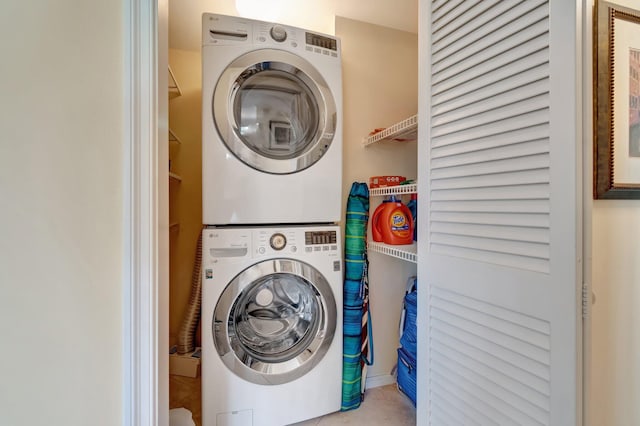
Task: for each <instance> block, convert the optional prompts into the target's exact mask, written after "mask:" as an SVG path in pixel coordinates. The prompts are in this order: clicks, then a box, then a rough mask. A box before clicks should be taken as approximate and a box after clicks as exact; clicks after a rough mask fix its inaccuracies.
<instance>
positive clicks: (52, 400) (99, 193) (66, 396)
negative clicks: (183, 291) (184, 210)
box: [0, 0, 124, 426]
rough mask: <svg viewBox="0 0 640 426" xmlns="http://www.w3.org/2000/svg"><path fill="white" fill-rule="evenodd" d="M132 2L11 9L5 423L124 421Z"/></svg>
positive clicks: (2, 103)
mask: <svg viewBox="0 0 640 426" xmlns="http://www.w3.org/2000/svg"><path fill="white" fill-rule="evenodd" d="M122 8H123V4H122V3H121V2H77V1H67V0H63V1H61V2H56V3H46V2H45V3H43V2H37V3H34V2H24V1H19V0H9V1H4V2H2V3H1V6H0V28H1V29H2V30H1V33H2V37H0V51H1V52H2V66H0V93H1V95H0V129H2V138H1V141H0V194H2V196H1V201H0V236H1V237H0V341H1V343H0V348H1V354H0V360H1V361H0V378H1V379H0V424H2V425H8V426H20V425H54V426H55V425H64V426H68V425H78V426H86V425H105V426H106V425H108V426H112V425H117V424H120V423H121V416H122V402H121V387H122V383H121V376H122V361H121V358H122V354H121V351H122V345H121V340H122V322H121V318H122V306H121V305H122V297H121V296H122V294H121V293H122V291H121V286H122V253H123V250H122V245H123V241H122V177H121V175H122V171H123V169H122V167H123V166H122V155H123V152H122V150H123V147H122V139H123V138H122V132H123V124H122V113H123V108H122V104H123V98H122V78H123V56H124V52H123V40H122V26H123V22H122V20H123V17H124V12H123V10H122Z"/></svg>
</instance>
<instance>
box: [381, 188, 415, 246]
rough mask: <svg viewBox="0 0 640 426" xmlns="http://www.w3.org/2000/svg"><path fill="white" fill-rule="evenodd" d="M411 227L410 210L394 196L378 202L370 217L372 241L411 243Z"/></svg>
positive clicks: (399, 243) (391, 243)
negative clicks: (380, 202)
mask: <svg viewBox="0 0 640 426" xmlns="http://www.w3.org/2000/svg"><path fill="white" fill-rule="evenodd" d="M413 227H414V224H413V217H412V216H411V210H409V208H408V207H407V206H406V205H404V204H403V203H402V202H401V201H400V200H398V199H396V198H395V197H394V196H391V198H390V199H389V200H385V201H384V202H383V203H382V204H380V205H379V206H378V208H377V209H376V210H375V211H374V212H373V216H372V218H371V233H372V237H373V241H377V242H383V243H385V244H390V245H405V244H412V243H413Z"/></svg>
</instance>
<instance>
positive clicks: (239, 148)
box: [212, 49, 337, 174]
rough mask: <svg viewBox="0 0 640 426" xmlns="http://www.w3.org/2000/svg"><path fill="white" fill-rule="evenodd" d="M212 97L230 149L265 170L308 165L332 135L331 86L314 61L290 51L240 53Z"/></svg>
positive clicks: (219, 126) (282, 171)
mask: <svg viewBox="0 0 640 426" xmlns="http://www.w3.org/2000/svg"><path fill="white" fill-rule="evenodd" d="M212 102H213V104H212V106H213V120H214V122H215V125H216V129H217V130H218V133H219V135H220V137H221V138H222V141H223V142H224V143H225V145H226V146H227V148H228V149H229V151H231V152H232V153H233V154H234V155H235V156H236V157H237V158H238V159H239V160H240V161H242V162H243V163H245V164H246V165H248V166H250V167H253V168H255V169H257V170H260V171H263V172H267V173H273V174H287V173H295V172H298V171H300V170H304V169H306V168H307V167H310V166H312V165H313V164H314V163H315V162H317V161H318V160H320V158H322V156H323V155H324V153H326V152H327V150H328V149H329V147H330V145H331V142H332V141H333V136H334V133H335V128H336V119H337V118H336V117H337V116H336V106H335V101H334V99H333V96H332V95H331V91H330V90H329V88H328V86H327V84H326V82H325V80H324V79H323V78H322V76H321V75H320V74H319V73H318V71H317V70H316V69H315V68H314V67H313V66H312V65H311V64H310V63H308V62H307V61H306V60H304V59H302V58H300V57H299V56H296V55H293V54H291V53H288V52H284V51H280V50H271V49H264V50H259V51H253V52H249V53H247V54H245V55H243V56H240V57H239V58H237V59H236V60H235V61H233V62H232V63H231V64H230V65H229V66H228V67H227V68H226V70H225V71H224V72H223V73H222V76H221V77H220V79H219V80H218V84H217V85H216V89H215V92H214V95H213V100H212Z"/></svg>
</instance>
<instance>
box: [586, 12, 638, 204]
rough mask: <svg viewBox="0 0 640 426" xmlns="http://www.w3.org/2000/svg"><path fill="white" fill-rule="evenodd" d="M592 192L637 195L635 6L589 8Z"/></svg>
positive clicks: (610, 195) (599, 195) (596, 194)
mask: <svg viewBox="0 0 640 426" xmlns="http://www.w3.org/2000/svg"><path fill="white" fill-rule="evenodd" d="M594 20H595V22H594V34H593V40H594V50H593V56H594V82H593V84H594V87H593V93H594V127H595V128H594V153H593V155H594V159H593V164H594V170H593V184H594V190H593V193H594V198H596V199H599V198H611V199H613V198H618V199H621V198H626V199H632V198H634V199H640V12H639V11H637V10H633V9H629V8H625V7H622V6H619V5H616V4H613V3H609V2H606V1H600V0H598V1H597V2H596V10H595V13H594Z"/></svg>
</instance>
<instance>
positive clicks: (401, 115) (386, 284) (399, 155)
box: [336, 17, 418, 377]
mask: <svg viewBox="0 0 640 426" xmlns="http://www.w3.org/2000/svg"><path fill="white" fill-rule="evenodd" d="M336 35H337V36H338V37H340V39H341V41H342V70H343V93H344V94H343V99H344V101H343V107H344V117H343V120H344V128H343V137H344V150H343V154H344V156H343V173H342V178H343V189H342V198H343V200H344V202H343V211H345V209H346V200H347V197H348V195H349V190H350V189H351V184H352V183H353V182H354V181H358V182H368V180H369V177H371V176H378V175H403V176H406V177H407V178H411V179H415V178H416V173H417V172H416V170H417V162H416V157H417V151H416V149H417V146H416V142H383V143H380V144H375V145H370V146H368V147H367V148H364V147H363V146H362V139H363V137H365V136H367V134H369V132H370V131H372V130H373V129H375V128H379V127H387V126H390V125H392V124H394V123H396V122H398V121H401V120H403V119H405V118H407V117H410V116H411V115H414V114H416V112H417V104H418V39H417V36H416V34H412V33H408V32H403V31H398V30H393V29H390V28H385V27H381V26H377V25H372V24H367V23H365V22H361V21H354V20H351V19H346V18H340V17H337V18H336ZM380 201H381V199H379V198H371V205H372V210H371V211H373V209H374V208H375V207H376V205H377V203H380ZM369 260H370V269H369V281H370V283H369V284H370V299H371V315H372V319H373V330H374V335H373V337H374V343H375V364H374V365H373V366H372V367H371V368H370V369H369V372H368V376H369V377H375V376H387V375H389V373H390V372H391V369H392V368H393V366H394V365H395V364H396V361H397V355H396V348H397V347H398V321H399V316H400V310H401V304H402V297H403V295H404V289H405V283H406V280H407V278H408V277H409V276H411V275H415V273H416V266H415V264H411V263H408V262H405V261H403V260H399V259H393V258H390V257H386V256H384V255H381V254H378V253H370V258H369Z"/></svg>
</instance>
